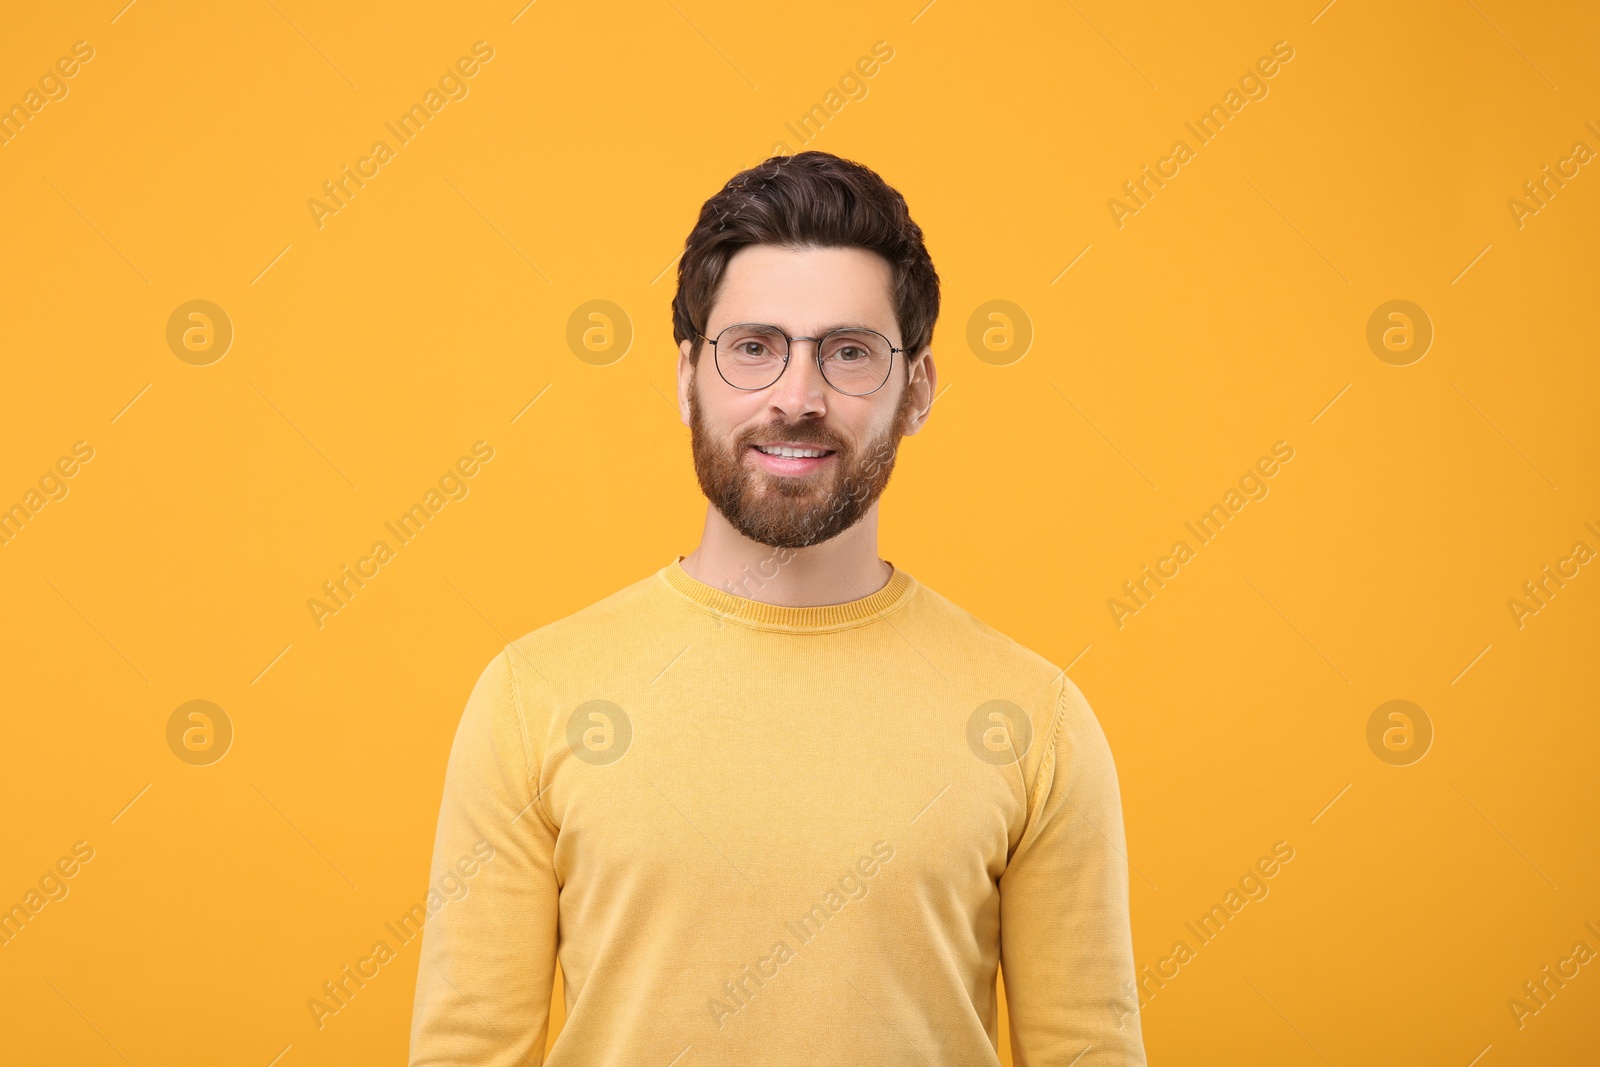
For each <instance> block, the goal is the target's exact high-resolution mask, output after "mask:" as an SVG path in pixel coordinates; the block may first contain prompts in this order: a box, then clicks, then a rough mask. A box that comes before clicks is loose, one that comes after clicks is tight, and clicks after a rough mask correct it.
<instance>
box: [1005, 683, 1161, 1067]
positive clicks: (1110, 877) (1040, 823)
mask: <svg viewBox="0 0 1600 1067" xmlns="http://www.w3.org/2000/svg"><path fill="white" fill-rule="evenodd" d="M1042 740H1043V741H1044V743H1045V745H1046V748H1045V751H1044V754H1043V756H1042V757H1041V759H1040V764H1039V770H1038V775H1037V778H1036V780H1035V781H1034V784H1033V787H1032V789H1031V790H1030V791H1029V796H1028V799H1029V812H1028V815H1029V817H1028V822H1027V824H1026V826H1025V827H1024V829H1023V832H1022V838H1021V840H1020V841H1019V842H1018V843H1017V847H1016V850H1015V852H1014V853H1013V854H1012V856H1011V860H1010V862H1009V863H1008V864H1007V865H1006V869H1005V873H1004V874H1002V875H1001V876H1000V966H1001V973H1002V975H1003V980H1004V982H1005V991H1006V1004H1007V1007H1008V1008H1009V1010H1010V1016H1011V1050H1012V1055H1013V1058H1014V1059H1015V1061H1016V1064H1017V1067H1068V1065H1069V1064H1071V1065H1072V1067H1144V1064H1145V1056H1144V1041H1143V1037H1142V1035H1141V1032H1140V1025H1139V1016H1138V1014H1137V1011H1138V1002H1137V1000H1136V999H1135V998H1134V993H1133V991H1134V984H1133V983H1134V965H1133V941H1132V934H1131V931H1130V929H1129V924H1128V867H1127V864H1128V859H1127V853H1126V849H1125V847H1124V844H1123V829H1122V801H1121V798H1120V796H1119V795H1118V792H1117V771H1116V766H1115V765H1114V764H1113V763H1112V760H1111V749H1110V746H1108V745H1107V744H1106V737H1105V734H1104V733H1103V732H1102V731H1101V729H1100V724H1099V722H1098V721H1097V720H1096V719H1095V717H1094V713H1093V712H1092V711H1091V710H1090V709H1089V705H1088V703H1087V702H1086V701H1085V700H1084V699H1083V694H1082V693H1080V692H1079V691H1078V687H1077V686H1075V685H1073V684H1072V682H1071V681H1069V680H1068V679H1067V678H1066V677H1065V676H1063V677H1062V680H1061V693H1060V700H1059V702H1058V704H1057V706H1056V713H1055V722H1054V724H1053V725H1052V727H1051V729H1050V732H1049V736H1048V737H1045V738H1043V739H1042Z"/></svg>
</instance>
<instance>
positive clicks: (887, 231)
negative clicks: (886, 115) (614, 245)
mask: <svg viewBox="0 0 1600 1067" xmlns="http://www.w3.org/2000/svg"><path fill="white" fill-rule="evenodd" d="M753 244H775V245H784V246H788V247H792V248H805V247H815V248H864V249H867V250H868V251H871V252H876V253H878V254H879V255H881V256H882V257H883V258H884V259H886V260H888V262H889V269H890V272H891V275H892V278H893V296H892V299H893V303H894V309H895V319H896V321H897V322H898V324H899V327H900V333H901V337H902V339H901V341H900V344H901V345H902V346H903V347H904V348H905V350H906V353H907V356H908V360H909V358H911V357H915V356H916V355H917V354H918V353H919V352H921V351H922V349H923V348H924V346H926V345H927V344H928V343H929V342H930V341H931V340H932V339H933V324H934V321H935V320H936V319H938V317H939V275H938V274H937V273H936V272H935V271H934V269H933V259H932V258H931V257H930V256H929V255H928V250H927V248H926V247H925V246H924V245H923V243H922V228H921V227H920V226H918V225H917V224H916V223H915V222H913V221H912V220H911V213H910V212H909V211H908V210H907V208H906V201H905V197H903V196H901V195H900V193H899V192H897V191H896V190H895V189H894V188H892V187H891V186H890V185H889V184H888V183H887V182H885V181H884V180H883V179H882V178H880V177H878V175H877V173H876V172H874V171H873V170H872V169H871V168H869V167H865V166H862V165H861V164H860V163H854V162H851V161H850V160H848V159H841V158H839V157H838V156H836V155H833V154H832V153H829V152H801V153H799V154H798V155H793V156H773V157H772V158H771V159H768V160H767V161H766V162H764V163H761V164H759V165H758V166H755V167H751V168H750V169H749V170H745V171H741V172H739V173H738V174H735V175H734V176H733V177H732V178H730V179H729V180H728V183H727V184H726V185H724V186H723V187H722V190H721V191H720V192H718V193H717V194H716V195H715V196H713V197H712V198H711V199H710V200H707V201H706V202H705V204H704V205H702V206H701V208H700V218H699V221H697V222H696V223H695V227H694V229H693V230H692V231H690V233H689V237H688V240H686V241H685V242H684V248H683V257H682V258H681V259H680V260H679V261H678V291H677V293H676V294H675V295H674V296H673V298H672V339H673V340H674V341H678V342H683V341H686V340H692V341H693V342H694V347H693V348H692V350H691V351H690V360H691V361H692V362H697V361H698V360H699V358H700V346H701V342H700V336H699V335H700V331H701V330H703V329H705V328H706V326H707V322H706V319H707V317H708V316H709V315H710V313H711V305H712V303H713V301H714V300H715V299H716V295H717V289H718V287H719V285H720V284H721V282H722V275H723V272H724V271H725V270H726V269H727V266H728V260H730V259H732V258H733V254H734V253H735V252H737V251H739V249H741V248H744V247H746V246H747V245H753ZM906 366H907V374H909V373H910V363H909V362H907V364H906Z"/></svg>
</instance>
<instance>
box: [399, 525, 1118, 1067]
mask: <svg viewBox="0 0 1600 1067" xmlns="http://www.w3.org/2000/svg"><path fill="white" fill-rule="evenodd" d="M682 559H683V557H682V556H679V557H677V559H675V560H674V561H673V562H672V563H670V564H668V565H667V566H666V567H664V568H662V569H661V570H660V571H659V572H657V573H655V574H652V575H650V576H649V577H648V578H645V579H644V580H642V581H639V582H636V583H634V584H633V585H630V586H628V587H626V588H624V589H622V590H620V591H618V592H616V593H614V594H612V595H611V596H609V597H606V598H605V599H603V600H600V601H599V602H597V603H595V604H592V605H590V606H589V607H587V608H585V609H584V610H582V611H579V612H577V613H575V614H573V615H570V616H568V617H566V618H564V619H560V620H558V621H556V622H553V623H550V624H549V625H547V626H544V627H541V628H540V629H538V630H535V631H533V632H532V633H529V634H527V635H526V636H524V637H522V638H520V639H518V640H516V641H514V642H512V643H511V644H510V645H508V646H507V647H506V648H505V649H504V650H503V651H502V652H501V653H500V654H499V655H497V656H495V658H494V659H493V660H492V661H491V662H490V663H489V665H488V666H487V667H486V668H485V669H484V671H483V674H482V676H481V677H480V678H479V679H478V681H477V685H476V686H475V687H474V689H473V691H472V695H471V697H470V698H469V699H468V701H467V705H466V710H465V712H464V714H463V715H462V717H461V723H460V726H459V728H458V730H457V733H456V737H455V743H454V747H453V748H452V749H451V752H450V761H449V765H448V770H447V772H446V775H445V782H444V799H443V804H442V806H441V810H440V814H439V826H438V836H437V839H436V841H435V845H434V853H433V869H432V882H431V885H432V888H433V890H434V892H432V893H430V897H429V904H428V915H427V917H426V919H425V927H424V932H423V941H422V950H421V960H420V964H419V966H420V971H419V974H418V980H417V991H416V1003H415V1010H414V1014H413V1018H412V1029H411V1063H412V1064H413V1065H414V1067H433V1065H445V1064H448V1065H452V1067H455V1065H463V1067H464V1065H467V1064H471V1065H473V1067H489V1065H494V1067H498V1065H502V1064H504V1065H511V1064H524V1065H535V1067H536V1065H539V1064H547V1067H713V1065H730V1067H732V1065H738V1067H752V1065H762V1067H787V1065H791V1064H792V1065H794V1067H835V1065H856V1064H872V1065H874V1067H883V1065H891V1064H892V1065H901V1064H904V1065H908V1067H910V1065H917V1067H927V1065H946V1064H949V1065H961V1067H967V1065H979V1064H985V1065H993V1064H998V1063H999V1057H998V1054H997V1052H996V1050H997V1048H998V1041H999V1022H998V1014H997V1004H996V993H995V974H996V966H997V964H1003V966H1004V972H1005V979H1004V980H1005V986H1006V999H1007V1005H1008V1009H1009V1012H1010V1017H1011V1040H1012V1049H1013V1055H1014V1059H1015V1062H1016V1063H1017V1064H1018V1065H1019V1067H1068V1065H1069V1064H1071V1065H1072V1067H1107V1065H1116V1067H1128V1065H1133V1064H1143V1063H1144V1062H1145V1058H1144V1048H1143V1044H1142V1039H1141V1036H1140V1027H1139V1017H1138V1015H1137V1014H1136V1012H1137V1003H1136V1001H1135V991H1134V985H1133V981H1134V967H1133V955H1132V944H1131V937H1130V933H1129V924H1128V902H1127V893H1128V882H1127V877H1128V875H1127V859H1126V854H1125V851H1124V844H1123V826H1122V808H1121V801H1120V799H1119V797H1118V792H1117V776H1116V769H1115V767H1114V766H1113V764H1112V759H1111V752H1110V749H1109V748H1108V747H1107V745H1106V739H1105V735H1104V734H1103V733H1102V732H1101V729H1100V726H1099V724H1098V723H1097V722H1096V720H1095V717H1094V714H1093V712H1091V711H1090V709H1089V706H1088V704H1087V703H1086V702H1085V701H1084V698H1083V695H1082V694H1081V693H1080V692H1079V691H1078V688H1077V687H1076V686H1075V685H1073V684H1072V682H1071V681H1070V680H1068V679H1067V677H1066V675H1065V674H1064V672H1062V671H1061V670H1060V669H1059V668H1058V667H1056V666H1054V665H1052V664H1051V663H1049V662H1047V661H1046V660H1044V659H1043V658H1042V657H1040V656H1039V655H1037V654H1035V653H1033V652H1031V651H1029V650H1028V649H1026V648H1023V647H1022V646H1020V645H1018V644H1017V643H1016V642H1014V641H1012V640H1011V639H1009V638H1007V637H1006V636H1004V635H1003V634H1001V633H999V632H997V631H996V630H994V629H992V628H991V627H989V626H987V625H985V624H984V623H982V622H980V621H978V620H977V619H975V618H973V617H972V616H971V615H969V614H967V613H966V612H965V611H963V610H961V609H960V608H959V607H957V606H955V605H954V604H952V603H951V602H950V601H948V600H946V599H945V598H944V597H942V596H940V595H939V594H938V593H936V592H934V591H933V590H932V589H929V588H928V587H927V586H924V585H922V584H921V583H920V582H918V581H917V580H916V579H915V578H913V577H912V576H911V575H909V574H907V573H906V572H905V571H902V570H899V569H895V570H894V573H893V576H892V577H891V578H890V580H889V582H888V584H887V585H886V586H884V588H882V589H880V590H878V591H877V592H874V593H872V594H870V595H868V596H866V597H863V598H861V599H858V600H853V601H850V602H848V603H844V604H832V605H827V606H822V607H783V606H776V605H771V604H764V603H761V602H759V601H755V600H750V599H747V598H744V597H739V596H734V595H732V594H730V593H727V592H724V591H722V590H719V589H717V588H715V587H713V586H710V585H706V584H704V583H702V582H699V581H697V580H696V579H694V578H692V577H690V575H689V574H688V573H687V572H686V571H684V570H683V568H682V566H681V564H680V562H679V561H681V560H682ZM891 566H892V564H891ZM1019 755H1020V758H1018V757H1019ZM558 959H559V960H560V963H561V971H562V974H563V976H564V979H565V997H566V1012H567V1015H566V1023H565V1025H564V1027H563V1028H562V1030H561V1033H560V1034H559V1036H558V1037H557V1038H556V1041H555V1044H554V1046H553V1047H552V1048H551V1050H550V1054H549V1058H548V1061H546V1060H545V1058H544V1055H545V1044H546V1038H547V1035H548V1025H549V1005H550V997H551V988H552V984H553V981H554V969H555V964H556V961H557V960H558Z"/></svg>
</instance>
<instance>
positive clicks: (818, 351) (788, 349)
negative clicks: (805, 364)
mask: <svg viewBox="0 0 1600 1067" xmlns="http://www.w3.org/2000/svg"><path fill="white" fill-rule="evenodd" d="M740 326H760V327H761V328H762V329H765V330H771V331H772V332H773V333H776V334H777V335H778V336H780V337H782V338H783V342H784V354H783V366H781V367H779V368H778V373H777V375H776V376H775V377H774V378H773V379H772V381H770V382H768V383H767V384H766V385H755V386H750V385H734V384H733V383H732V382H729V381H728V376H727V375H726V374H723V373H722V364H721V363H720V362H718V361H717V341H719V340H721V339H722V337H723V335H725V334H726V333H727V332H728V331H729V330H734V329H738V328H739V327H740ZM851 330H854V331H856V332H858V333H859V332H862V331H865V332H867V333H872V334H877V335H878V336H879V337H882V338H883V340H884V342H885V343H886V344H888V346H889V368H888V370H887V371H886V372H885V374H884V376H883V381H881V382H879V383H878V384H877V385H875V386H873V387H872V388H871V389H868V390H867V391H866V392H864V393H847V392H845V391H844V390H843V389H840V388H839V387H838V386H837V385H834V384H833V381H832V380H831V379H830V378H829V377H828V372H827V371H826V370H824V369H823V367H822V342H824V341H826V340H827V339H828V338H829V337H832V336H833V335H834V334H836V333H845V332H847V331H851ZM695 335H696V336H697V337H699V338H700V339H701V340H702V341H705V342H707V343H708V344H710V345H711V365H712V366H714V367H716V368H717V377H719V378H721V379H722V380H723V381H724V382H727V384H728V386H729V388H732V389H738V390H740V391H742V392H746V393H758V392H760V391H761V390H763V389H771V388H772V387H773V386H774V385H777V384H778V381H779V380H780V379H781V378H782V377H783V372H784V371H786V370H788V369H789V359H790V357H791V356H793V355H794V343H795V342H796V341H812V342H814V343H815V345H816V347H815V348H814V349H813V350H812V354H811V358H812V359H813V360H815V361H816V364H817V373H818V374H820V375H822V380H823V381H825V382H827V383H828V388H830V389H833V390H835V391H836V392H838V393H839V394H840V395H841V396H871V395H872V394H873V393H876V392H877V391H878V390H879V389H882V388H883V387H884V386H885V385H888V384H889V379H890V378H892V377H894V357H895V353H896V352H899V353H902V354H903V353H904V352H905V349H903V348H896V347H895V346H894V342H893V341H890V340H889V338H888V337H885V336H884V335H883V334H882V333H879V332H878V331H877V330H874V329H873V328H872V327H870V326H838V327H835V328H834V329H831V330H829V331H828V332H827V333H825V334H823V335H822V336H821V337H790V336H789V335H788V334H787V333H784V332H783V331H782V330H780V329H778V327H776V326H774V325H772V324H771V323H768V322H736V323H734V324H733V325H731V326H724V327H723V328H722V329H721V330H719V331H718V332H717V336H716V337H715V338H711V337H707V336H706V335H705V334H703V333H700V332H699V331H698V330H697V331H695Z"/></svg>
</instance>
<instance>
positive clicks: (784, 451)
mask: <svg viewBox="0 0 1600 1067" xmlns="http://www.w3.org/2000/svg"><path fill="white" fill-rule="evenodd" d="M756 448H757V449H759V450H761V451H762V452H765V453H766V454H767V455H769V456H788V457H790V458H791V459H792V458H796V457H817V456H824V455H826V454H827V449H824V448H784V447H782V446H779V447H776V448H773V447H769V446H767V445H756Z"/></svg>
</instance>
